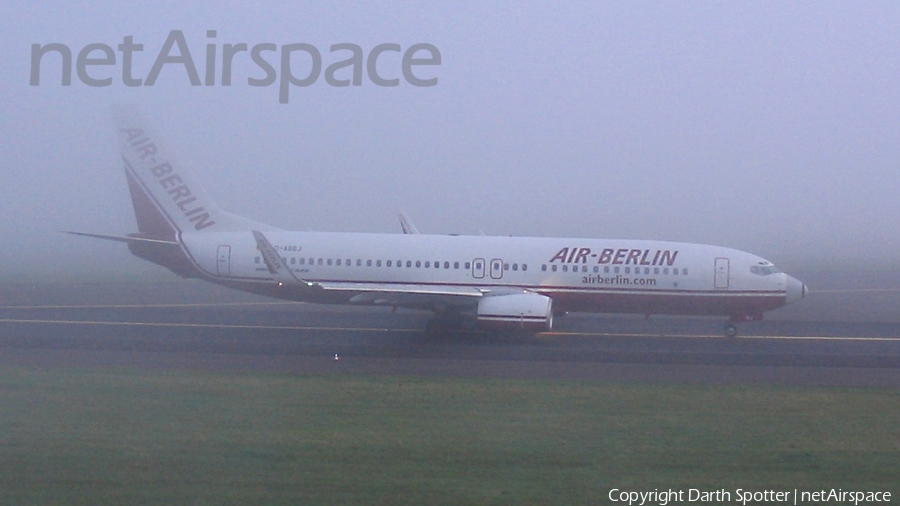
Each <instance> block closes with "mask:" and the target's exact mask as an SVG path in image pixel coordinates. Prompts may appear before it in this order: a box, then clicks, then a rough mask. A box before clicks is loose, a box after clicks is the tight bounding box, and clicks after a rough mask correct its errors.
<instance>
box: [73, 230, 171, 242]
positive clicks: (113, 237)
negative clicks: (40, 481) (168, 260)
mask: <svg viewBox="0 0 900 506" xmlns="http://www.w3.org/2000/svg"><path fill="white" fill-rule="evenodd" d="M62 233H64V234H72V235H81V236H84V237H92V238H94V239H103V240H105V241H116V242H124V243H135V242H142V243H153V244H174V245H178V243H177V242H175V241H164V240H162V239H148V238H146V237H122V236H118V235H103V234H89V233H87V232H72V231H70V230H62Z"/></svg>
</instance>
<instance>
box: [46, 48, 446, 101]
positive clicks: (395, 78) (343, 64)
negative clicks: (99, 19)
mask: <svg viewBox="0 0 900 506" xmlns="http://www.w3.org/2000/svg"><path fill="white" fill-rule="evenodd" d="M216 37H217V32H216V30H207V31H206V38H207V39H208V41H209V40H212V39H216ZM175 46H177V50H175ZM117 49H118V50H119V52H121V53H122V55H121V62H122V72H121V78H122V84H124V85H125V86H129V87H137V86H153V85H154V84H156V80H157V79H158V78H159V76H160V73H161V72H162V70H163V67H165V66H166V65H169V66H172V67H175V68H174V69H173V70H171V71H169V72H168V73H169V74H171V73H172V72H177V73H181V72H184V74H185V75H186V76H187V78H188V80H189V81H190V84H191V86H215V85H216V76H217V75H218V76H219V77H220V79H219V84H220V85H221V86H231V74H232V67H233V66H234V59H235V57H237V58H239V59H240V58H247V56H248V54H249V58H250V60H251V61H252V63H254V64H255V65H256V68H252V70H251V71H250V74H255V75H257V76H259V75H260V71H261V72H262V73H263V74H265V75H264V76H262V77H252V76H247V84H248V85H250V86H270V85H272V84H274V83H275V81H278V83H279V91H278V101H279V102H280V103H282V104H286V103H288V101H289V97H290V91H291V87H292V86H296V87H301V88H302V87H307V86H311V85H313V84H314V83H315V82H316V81H317V80H318V79H319V76H320V75H321V74H322V64H323V58H322V53H321V52H320V51H319V49H318V48H316V47H315V46H314V45H312V44H307V43H293V44H284V45H282V46H281V47H280V48H279V47H278V45H276V44H273V43H259V44H255V45H253V46H252V47H251V46H249V45H248V44H246V43H244V42H241V43H237V44H222V45H221V58H219V57H218V54H219V51H218V50H219V46H218V45H217V44H216V43H215V41H213V42H208V43H207V44H206V58H205V62H204V63H205V65H204V71H205V73H204V79H203V81H202V83H201V81H200V74H199V73H198V72H197V66H196V65H195V64H194V59H193V57H192V56H191V51H190V47H189V45H188V42H187V39H186V38H185V35H184V32H183V31H182V30H171V31H170V32H169V35H168V37H166V40H165V42H164V43H163V44H162V47H161V48H160V50H159V53H157V56H156V59H155V60H153V66H152V67H151V68H150V71H149V72H148V73H147V75H146V77H144V78H139V77H134V75H133V73H132V67H133V64H134V63H135V58H138V57H139V55H137V53H140V52H142V51H143V50H144V44H140V43H136V42H135V41H134V37H133V36H132V35H127V36H125V37H124V38H123V39H122V43H121V44H118V46H117ZM173 50H175V51H174V52H175V53H176V54H172V52H173ZM279 51H280V55H279V57H276V58H274V59H275V60H278V61H279V70H280V76H279V72H277V71H276V70H275V67H274V66H273V64H272V63H271V62H270V61H269V60H270V59H272V55H271V54H270V53H278V52H279ZM329 52H330V53H332V55H333V56H334V58H333V60H334V61H333V62H331V63H330V64H329V65H328V66H327V67H326V68H325V82H326V83H328V84H329V85H330V86H334V87H338V88H341V87H349V86H362V84H363V60H364V58H363V54H364V51H363V48H362V47H361V46H359V45H357V44H351V43H347V42H344V43H339V44H332V45H331V46H330V47H329ZM48 53H58V55H59V56H58V58H59V61H60V67H59V68H60V73H59V76H60V77H59V79H60V84H61V85H62V86H71V85H72V50H71V49H70V48H69V47H68V46H66V45H65V44H62V43H59V42H54V43H50V44H32V45H31V79H30V84H31V85H32V86H39V85H40V84H41V69H42V62H43V60H44V56H46V55H47V54H48ZM239 53H242V54H239ZM389 53H398V55H396V56H395V57H393V58H392V57H391V56H390V55H389ZM400 54H402V57H400ZM92 55H93V56H92ZM295 56H296V58H295ZM379 58H381V65H380V66H379ZM295 60H296V61H295ZM53 61H57V60H56V58H53V57H49V58H48V62H53ZM301 61H302V63H303V65H302V66H303V68H304V69H308V70H304V72H302V73H301V75H300V76H297V75H295V74H294V71H293V70H292V69H291V66H292V64H294V63H296V64H298V65H299V64H300V63H301ZM326 63H329V62H327V61H326ZM117 64H118V62H117V60H116V53H115V51H113V48H112V46H110V45H108V44H104V43H102V42H95V43H93V44H88V45H86V46H84V47H83V48H82V49H81V50H80V51H79V52H78V56H77V58H76V60H75V71H76V73H77V74H78V79H79V80H80V81H81V82H82V83H83V84H85V85H87V86H91V87H103V86H110V85H112V84H113V81H114V79H113V75H114V74H115V72H112V71H110V70H109V69H100V68H96V67H103V66H115V65H117ZM219 64H221V71H219V70H218V68H219ZM440 64H441V52H440V51H439V50H438V48H437V47H435V46H434V45H433V44H428V43H424V42H420V43H416V44H412V45H410V46H408V47H407V48H405V50H404V48H403V47H402V46H401V45H400V44H396V43H384V44H378V45H375V46H374V47H372V49H370V50H369V53H368V56H366V57H365V71H366V75H367V76H368V78H369V81H371V82H372V84H374V85H376V86H384V87H392V86H399V85H400V77H399V76H400V75H402V76H403V79H404V80H405V81H406V82H407V83H408V84H410V85H412V86H416V87H429V86H436V85H437V83H438V78H437V77H436V76H434V73H435V72H434V71H430V72H429V71H428V70H425V69H422V68H421V67H423V66H436V65H440ZM52 65H53V63H48V67H49V68H50V69H52V68H53V67H52ZM391 66H399V68H391ZM89 68H90V73H88V70H89ZM54 74H55V73H54ZM426 75H427V77H426ZM167 78H168V79H173V78H174V77H173V76H172V75H169V76H168V77H167Z"/></svg>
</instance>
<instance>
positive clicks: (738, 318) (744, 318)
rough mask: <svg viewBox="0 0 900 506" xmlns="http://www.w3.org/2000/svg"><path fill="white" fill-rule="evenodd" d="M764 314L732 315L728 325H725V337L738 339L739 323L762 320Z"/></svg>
mask: <svg viewBox="0 0 900 506" xmlns="http://www.w3.org/2000/svg"><path fill="white" fill-rule="evenodd" d="M762 319H763V315H762V313H754V314H740V315H731V318H729V319H728V324H726V325H725V337H736V336H737V334H738V328H737V325H736V324H737V323H741V322H752V321H756V320H762Z"/></svg>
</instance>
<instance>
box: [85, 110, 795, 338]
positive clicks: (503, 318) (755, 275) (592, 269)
mask: <svg viewBox="0 0 900 506" xmlns="http://www.w3.org/2000/svg"><path fill="white" fill-rule="evenodd" d="M114 112H115V117H116V122H117V129H118V135H119V140H120V144H121V150H122V160H123V163H124V165H125V176H126V179H127V181H128V187H129V189H130V191H131V200H132V203H133V205H134V212H135V217H136V218H137V228H138V232H137V233H132V234H128V235H127V236H109V235H99V234H88V233H83V232H73V233H76V234H78V235H85V236H89V237H95V238H100V239H108V240H113V241H119V242H123V243H125V244H127V245H128V249H129V250H130V251H131V253H132V254H134V255H136V256H138V257H140V258H143V259H145V260H148V261H150V262H153V263H155V264H158V265H161V266H163V267H165V268H167V269H169V270H171V271H172V272H174V273H176V274H178V275H180V276H183V277H185V278H199V279H203V280H206V281H209V282H212V283H217V284H220V285H224V286H228V287H231V288H235V289H238V290H244V291H247V292H253V293H257V294H262V295H267V296H270V297H276V298H279V299H286V300H294V301H306V302H314V303H326V304H368V305H382V306H392V307H405V308H417V309H425V310H429V311H432V312H433V313H434V314H435V317H434V318H433V319H432V320H431V321H430V322H429V324H428V330H429V332H434V333H441V332H444V331H447V330H453V329H455V328H458V327H459V326H460V324H461V322H462V321H463V320H464V318H463V316H465V315H471V316H472V317H474V320H475V321H476V322H477V323H478V324H480V325H483V326H487V327H493V328H499V329H509V330H516V331H518V330H526V331H545V330H550V329H551V328H552V326H553V317H554V315H561V314H565V313H567V312H592V313H636V314H643V315H648V316H649V315H654V314H674V315H713V316H723V317H728V319H729V320H728V324H727V326H726V330H725V332H726V334H727V335H730V336H733V335H735V333H736V332H737V329H736V327H735V325H734V324H735V323H737V322H740V321H747V320H756V319H760V318H762V315H763V313H764V312H765V311H769V310H772V309H775V308H778V307H781V306H783V305H785V304H789V303H791V302H794V301H796V300H798V299H800V298H802V297H803V296H804V295H805V294H806V286H805V285H804V284H803V283H801V282H800V281H798V280H797V279H795V278H793V277H791V276H788V275H787V274H785V273H783V272H781V271H780V270H778V269H777V268H776V267H775V266H774V265H773V264H772V263H771V262H769V261H767V260H765V259H762V258H760V257H758V256H756V255H752V254H750V253H745V252H743V251H737V250H734V249H728V248H723V247H718V246H709V245H702V244H688V243H678V242H663V241H644V240H618V239H560V238H536V237H485V236H441V235H428V234H419V233H417V231H416V230H415V227H414V226H412V225H411V223H410V222H408V221H406V222H405V223H403V228H404V231H405V232H407V233H405V234H356V233H321V232H292V231H286V230H281V229H278V228H275V227H273V226H270V225H265V224H263V223H259V222H256V221H253V220H250V219H247V218H243V217H240V216H236V215H234V214H230V213H227V212H225V211H223V210H221V209H219V208H218V207H217V206H216V205H215V203H213V201H212V200H211V199H210V198H209V196H208V195H207V194H206V193H205V192H204V191H203V190H202V189H201V187H200V185H199V184H197V182H196V181H195V180H194V179H192V178H191V175H190V173H189V172H188V170H187V168H186V167H184V166H182V165H181V164H179V163H178V162H177V161H176V160H175V159H174V158H173V156H172V153H171V152H170V151H168V150H167V149H166V148H165V147H164V145H163V143H162V142H161V141H160V139H159V138H158V137H157V136H156V134H155V133H153V132H152V131H151V130H150V128H148V126H147V125H146V124H145V122H144V120H143V119H142V118H141V117H140V116H139V115H138V114H137V113H135V112H134V111H132V110H131V109H127V108H120V109H116V110H115V111H114ZM403 218H404V217H401V221H402V222H403V221H404V219H403Z"/></svg>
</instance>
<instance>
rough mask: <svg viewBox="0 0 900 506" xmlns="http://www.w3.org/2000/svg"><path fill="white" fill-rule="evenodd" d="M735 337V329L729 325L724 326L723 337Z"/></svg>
mask: <svg viewBox="0 0 900 506" xmlns="http://www.w3.org/2000/svg"><path fill="white" fill-rule="evenodd" d="M736 335H737V327H736V326H735V325H733V324H731V323H729V324H728V325H725V337H735V336H736Z"/></svg>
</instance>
